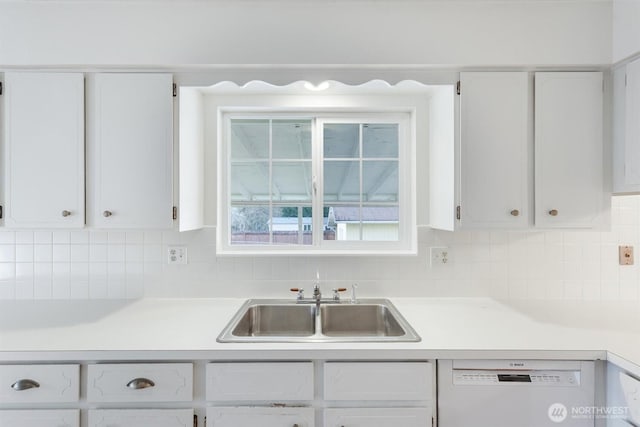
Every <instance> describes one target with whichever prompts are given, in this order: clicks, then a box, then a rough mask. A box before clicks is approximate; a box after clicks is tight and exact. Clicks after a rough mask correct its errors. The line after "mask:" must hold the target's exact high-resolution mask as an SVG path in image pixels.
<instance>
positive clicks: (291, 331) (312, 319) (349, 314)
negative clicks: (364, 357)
mask: <svg viewBox="0 0 640 427" xmlns="http://www.w3.org/2000/svg"><path fill="white" fill-rule="evenodd" d="M373 341H376V342H380V341H382V342H400V341H420V337H419V336H418V334H417V333H416V332H415V331H414V330H413V328H412V327H411V326H410V325H409V323H407V321H406V320H405V319H404V318H403V317H402V315H401V314H400V313H399V312H398V310H397V309H396V308H395V307H394V305H393V304H392V303H391V302H390V301H389V300H386V299H360V300H359V301H358V302H357V303H350V302H340V301H332V300H329V301H322V302H320V303H316V302H315V301H302V302H300V301H295V300H274V299H265V300H259V299H251V300H248V301H247V302H246V303H244V305H243V306H242V307H241V308H240V310H238V313H237V314H236V315H235V316H234V317H233V319H232V320H231V322H229V324H228V325H227V326H226V327H225V329H224V330H223V331H222V333H221V334H220V336H218V342H373Z"/></svg>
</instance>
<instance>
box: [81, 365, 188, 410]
mask: <svg viewBox="0 0 640 427" xmlns="http://www.w3.org/2000/svg"><path fill="white" fill-rule="evenodd" d="M192 399H193V365H192V364H191V363H133V364H96V365H89V367H88V370H87V400H88V401H89V402H189V401H191V400H192Z"/></svg>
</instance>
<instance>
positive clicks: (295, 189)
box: [272, 162, 311, 202]
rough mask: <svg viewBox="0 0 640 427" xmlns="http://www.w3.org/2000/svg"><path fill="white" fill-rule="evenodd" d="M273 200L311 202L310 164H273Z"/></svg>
mask: <svg viewBox="0 0 640 427" xmlns="http://www.w3.org/2000/svg"><path fill="white" fill-rule="evenodd" d="M272 173H273V181H272V182H273V188H272V191H273V200H275V201H286V200H296V201H304V202H307V201H308V202H311V162H274V163H273V166H272Z"/></svg>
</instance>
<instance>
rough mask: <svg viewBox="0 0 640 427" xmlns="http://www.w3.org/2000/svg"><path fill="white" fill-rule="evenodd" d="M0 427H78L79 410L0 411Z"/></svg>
mask: <svg viewBox="0 0 640 427" xmlns="http://www.w3.org/2000/svg"><path fill="white" fill-rule="evenodd" d="M0 426H7V427H13V426H15V427H79V426H80V410H78V409H52V410H32V409H29V410H6V411H0Z"/></svg>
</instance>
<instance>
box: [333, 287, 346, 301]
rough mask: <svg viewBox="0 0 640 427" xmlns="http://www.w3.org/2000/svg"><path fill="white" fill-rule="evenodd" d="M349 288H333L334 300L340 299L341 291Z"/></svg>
mask: <svg viewBox="0 0 640 427" xmlns="http://www.w3.org/2000/svg"><path fill="white" fill-rule="evenodd" d="M346 290H347V288H334V289H333V300H334V301H340V292H344V291H346Z"/></svg>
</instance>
